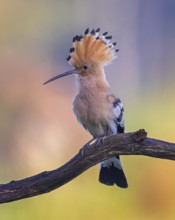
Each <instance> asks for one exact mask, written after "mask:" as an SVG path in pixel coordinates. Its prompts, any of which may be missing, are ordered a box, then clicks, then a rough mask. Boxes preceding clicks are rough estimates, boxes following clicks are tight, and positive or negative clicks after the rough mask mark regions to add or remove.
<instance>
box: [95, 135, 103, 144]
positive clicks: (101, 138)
mask: <svg viewBox="0 0 175 220" xmlns="http://www.w3.org/2000/svg"><path fill="white" fill-rule="evenodd" d="M105 139H106V136H103V137H99V138H97V139H96V141H95V144H97V145H99V144H103V143H104V140H105Z"/></svg>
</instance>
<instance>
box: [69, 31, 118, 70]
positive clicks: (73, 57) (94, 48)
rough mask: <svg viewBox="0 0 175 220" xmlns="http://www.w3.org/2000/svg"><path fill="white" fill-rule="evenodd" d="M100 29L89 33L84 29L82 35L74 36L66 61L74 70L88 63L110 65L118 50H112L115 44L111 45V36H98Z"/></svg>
mask: <svg viewBox="0 0 175 220" xmlns="http://www.w3.org/2000/svg"><path fill="white" fill-rule="evenodd" d="M99 32H100V28H98V29H97V30H94V29H93V30H92V31H91V32H89V28H87V29H86V31H85V33H84V35H76V36H75V37H74V38H73V47H72V48H71V49H70V55H69V56H68V58H67V60H68V61H69V63H70V64H71V65H73V66H74V67H75V68H77V69H79V68H82V67H83V66H84V65H86V64H88V63H99V64H101V65H102V66H105V65H107V64H109V63H111V62H112V61H113V60H114V59H115V58H116V57H117V52H118V51H119V50H118V49H116V50H115V49H114V46H115V45H116V44H117V43H111V39H112V36H107V32H105V33H104V34H102V35H100V34H99Z"/></svg>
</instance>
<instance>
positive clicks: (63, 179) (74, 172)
mask: <svg viewBox="0 0 175 220" xmlns="http://www.w3.org/2000/svg"><path fill="white" fill-rule="evenodd" d="M116 154H119V155H145V156H150V157H157V158H162V159H169V160H175V144H173V143H169V142H166V141H161V140H156V139H153V138H148V137H147V133H146V132H145V130H139V131H136V132H133V133H126V134H117V135H113V136H110V137H106V138H105V139H103V140H102V141H97V142H95V143H94V144H91V145H89V146H88V147H86V146H84V147H83V148H82V149H81V150H80V151H79V153H78V154H76V155H75V156H74V157H73V158H72V159H71V160H70V161H68V162H67V163H66V164H64V165H63V166H61V167H60V168H58V169H55V170H52V171H45V172H42V173H40V174H37V175H35V176H31V177H28V178H25V179H21V180H16V181H11V182H9V183H7V184H1V185H0V203H6V202H12V201H16V200H19V199H23V198H28V197H32V196H36V195H40V194H43V193H47V192H50V191H52V190H54V189H56V188H58V187H60V186H62V185H64V184H66V183H67V182H69V181H71V180H72V179H74V178H75V177H77V176H78V175H80V174H81V173H83V172H84V171H85V170H87V169H89V168H90V167H92V166H94V165H96V164H97V163H99V162H101V161H103V160H105V159H107V158H109V157H112V156H114V155H116Z"/></svg>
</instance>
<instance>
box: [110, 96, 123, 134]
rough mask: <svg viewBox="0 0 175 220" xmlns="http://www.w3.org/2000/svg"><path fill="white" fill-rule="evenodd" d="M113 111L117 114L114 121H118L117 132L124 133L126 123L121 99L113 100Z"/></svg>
mask: <svg viewBox="0 0 175 220" xmlns="http://www.w3.org/2000/svg"><path fill="white" fill-rule="evenodd" d="M113 111H114V115H115V119H114V122H115V123H116V126H117V133H124V130H125V125H124V115H123V113H124V108H123V104H122V102H121V100H120V99H119V98H117V99H116V100H115V101H114V102H113Z"/></svg>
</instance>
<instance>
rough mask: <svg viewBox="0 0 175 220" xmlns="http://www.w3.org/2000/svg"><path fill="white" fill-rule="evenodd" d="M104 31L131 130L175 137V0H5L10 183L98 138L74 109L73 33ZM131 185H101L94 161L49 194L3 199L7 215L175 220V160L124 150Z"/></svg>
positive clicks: (3, 95) (2, 80)
mask: <svg viewBox="0 0 175 220" xmlns="http://www.w3.org/2000/svg"><path fill="white" fill-rule="evenodd" d="M87 27H90V28H98V27H101V30H102V32H105V31H109V33H110V34H111V35H112V36H113V39H114V41H117V42H118V48H119V49H120V51H119V53H118V56H119V57H118V59H117V60H115V61H114V62H113V64H112V65H110V66H108V67H106V69H105V70H106V75H107V79H108V81H109V83H110V84H111V87H112V89H113V91H114V93H115V94H116V95H118V96H119V97H120V98H121V99H122V101H123V103H124V106H125V124H126V130H127V131H134V130H137V129H139V128H145V129H146V131H147V132H148V135H149V136H150V137H154V138H158V139H163V140H166V141H171V142H175V134H174V133H175V118H174V112H175V100H174V95H175V62H174V61H175V59H174V57H175V1H173V0H154V1H152V0H140V1H139V0H110V1H105V0H97V1H92V0H88V1H81V0H72V1H71V0H70V1H68V0H64V1H63V0H62V1H61V0H57V1H56V0H50V1H49V0H42V1H41V0H36V1H33V0H31V1H27V0H14V1H12V0H6V1H3V0H1V1H0V30H1V31H0V179H1V181H0V182H1V183H6V182H8V181H10V180H14V179H22V178H25V177H27V176H30V175H34V174H36V173H39V172H41V171H44V170H51V169H55V168H56V167H58V166H60V165H62V164H64V163H65V162H66V161H67V160H69V159H70V158H71V157H72V156H73V155H74V154H76V153H77V152H78V150H79V149H80V147H81V146H82V145H83V144H84V143H86V142H87V141H88V140H89V139H90V138H91V137H90V135H89V134H88V133H87V132H86V131H85V130H84V129H83V128H82V127H81V126H80V125H79V124H78V123H77V121H76V118H75V116H74V115H73V112H72V109H71V103H72V99H73V96H74V95H75V94H76V83H75V79H74V77H68V78H65V79H62V80H60V81H57V82H55V83H52V84H50V85H48V86H43V85H42V83H43V82H44V81H46V80H47V79H48V78H49V77H51V76H53V75H54V74H56V73H61V72H63V71H66V70H69V69H70V68H71V66H69V64H67V62H66V57H67V56H68V53H69V48H70V47H71V41H72V37H73V36H74V35H76V34H81V33H83V32H84V30H85V29H86V28H87ZM122 163H123V167H124V169H125V173H126V175H127V178H128V182H129V188H128V189H126V190H123V189H120V188H117V187H106V186H103V185H101V184H99V183H98V172H99V167H98V166H95V167H93V168H91V169H90V170H88V171H87V172H85V173H84V174H82V175H81V176H79V177H77V178H76V179H74V180H73V181H71V182H70V183H68V184H66V185H65V186H63V187H61V188H59V189H57V190H55V191H53V192H51V193H48V194H45V195H41V196H37V197H33V198H30V199H25V200H21V201H16V202H13V203H9V204H2V205H0V219H2V220H12V219H13V220H24V219H25V220H28V219H34V220H35V219H36V220H41V219H42V220H45V219H52V220H55V219H65V220H67V219H71V220H74V219H75V220H80V219H85V220H86V219H94V220H96V219H100V220H105V219H108V220H115V219H120V220H137V219H138V220H147V219H151V220H152V219H154V220H155V219H159V220H162V219H163V220H164V219H166V220H173V219H175V211H174V206H175V164H174V162H172V161H166V160H160V159H154V158H148V157H142V156H122Z"/></svg>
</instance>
